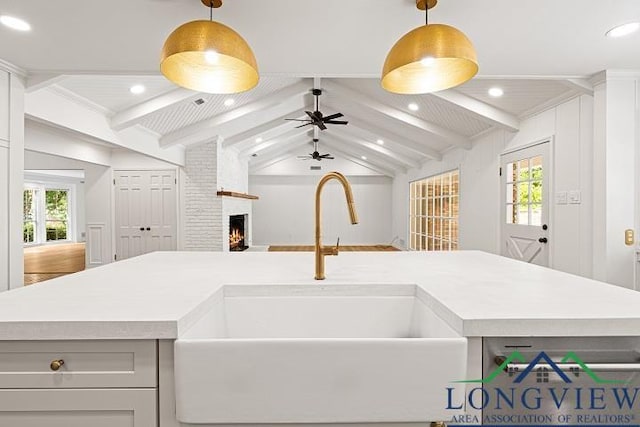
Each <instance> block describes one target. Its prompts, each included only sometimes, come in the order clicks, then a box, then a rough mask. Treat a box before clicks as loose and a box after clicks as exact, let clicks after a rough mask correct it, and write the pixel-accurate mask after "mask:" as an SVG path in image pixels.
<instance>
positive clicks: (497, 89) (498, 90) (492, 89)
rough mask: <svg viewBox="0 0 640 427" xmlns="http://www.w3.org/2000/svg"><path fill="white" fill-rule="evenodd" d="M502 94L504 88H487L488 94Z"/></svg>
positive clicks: (498, 96)
mask: <svg viewBox="0 0 640 427" xmlns="http://www.w3.org/2000/svg"><path fill="white" fill-rule="evenodd" d="M502 95H504V90H502V89H501V88H499V87H492V88H491V89H489V96H492V97H494V98H500V97H501V96H502Z"/></svg>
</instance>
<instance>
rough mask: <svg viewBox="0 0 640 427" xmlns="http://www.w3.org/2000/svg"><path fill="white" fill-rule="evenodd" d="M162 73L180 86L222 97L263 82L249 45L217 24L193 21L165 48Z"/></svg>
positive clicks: (177, 29)
mask: <svg viewBox="0 0 640 427" xmlns="http://www.w3.org/2000/svg"><path fill="white" fill-rule="evenodd" d="M160 71H161V72H162V74H164V76H165V77H166V78H167V79H169V80H171V81H172V82H174V83H175V84H177V85H179V86H182V87H186V88H187V89H192V90H195V91H199V92H206V93H218V94H229V93H238V92H244V91H247V90H249V89H252V88H254V87H255V86H256V85H257V84H258V81H259V79H260V76H259V74H258V65H257V62H256V58H255V56H254V55H253V51H252V50H251V48H250V47H249V45H248V44H247V42H246V41H245V40H244V39H243V38H242V36H240V34H238V33H237V32H235V31H234V30H233V29H232V28H230V27H227V26H226V25H223V24H221V23H219V22H215V21H192V22H188V23H186V24H184V25H181V26H180V27H178V28H176V29H175V30H174V31H173V33H171V35H170V36H169V38H168V39H167V41H166V42H165V43H164V47H163V48H162V55H161V59H160Z"/></svg>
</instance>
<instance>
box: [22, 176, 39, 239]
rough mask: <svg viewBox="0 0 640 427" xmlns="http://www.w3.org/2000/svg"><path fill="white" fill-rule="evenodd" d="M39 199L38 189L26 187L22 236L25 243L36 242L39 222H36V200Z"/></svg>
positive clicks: (23, 201)
mask: <svg viewBox="0 0 640 427" xmlns="http://www.w3.org/2000/svg"><path fill="white" fill-rule="evenodd" d="M37 200H38V190H36V189H33V188H26V189H25V190H24V193H23V197H22V207H23V217H24V220H23V221H24V223H23V227H22V236H23V240H24V243H27V244H28V243H35V242H36V230H37V229H38V224H37V222H36V218H37V215H36V201H37Z"/></svg>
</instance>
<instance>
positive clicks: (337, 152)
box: [326, 143, 396, 178]
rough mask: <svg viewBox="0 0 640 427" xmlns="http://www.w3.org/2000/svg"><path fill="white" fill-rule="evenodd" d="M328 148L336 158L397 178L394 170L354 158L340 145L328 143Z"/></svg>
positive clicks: (358, 157) (357, 157)
mask: <svg viewBox="0 0 640 427" xmlns="http://www.w3.org/2000/svg"><path fill="white" fill-rule="evenodd" d="M326 146H327V147H329V149H330V150H331V151H333V155H334V157H342V158H344V159H346V160H349V161H350V162H353V163H355V164H357V165H360V166H362V167H365V168H367V169H371V170H372V171H374V172H378V173H379V174H382V175H386V176H389V177H391V178H393V177H395V176H396V171H395V170H394V169H393V168H387V167H384V166H380V165H379V164H374V163H371V162H370V161H368V160H362V158H361V157H360V156H354V155H352V154H349V153H347V152H345V151H344V150H341V149H340V147H339V146H338V145H334V144H331V143H327V144H326Z"/></svg>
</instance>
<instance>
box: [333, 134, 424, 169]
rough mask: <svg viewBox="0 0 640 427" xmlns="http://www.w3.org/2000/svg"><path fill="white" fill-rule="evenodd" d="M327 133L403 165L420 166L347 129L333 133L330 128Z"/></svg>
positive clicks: (418, 163) (416, 162) (414, 161)
mask: <svg viewBox="0 0 640 427" xmlns="http://www.w3.org/2000/svg"><path fill="white" fill-rule="evenodd" d="M326 132H329V135H331V136H333V137H334V138H335V139H337V140H339V141H343V142H344V143H345V144H355V145H357V146H359V147H363V148H364V149H365V150H366V151H367V152H370V153H371V152H373V153H374V154H379V155H382V156H384V157H387V158H389V159H391V161H392V162H394V163H398V164H399V165H401V166H403V167H412V168H419V167H420V166H421V164H420V162H419V161H417V160H414V159H411V158H409V157H406V156H403V155H401V154H398V153H396V152H394V151H391V150H389V149H388V148H387V147H383V146H382V145H378V144H376V143H373V142H370V141H367V140H366V139H362V138H360V137H359V136H357V135H354V133H353V132H352V131H350V130H347V129H340V131H339V132H338V131H336V132H335V133H334V132H332V130H329V129H328V130H327V131H326Z"/></svg>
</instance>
